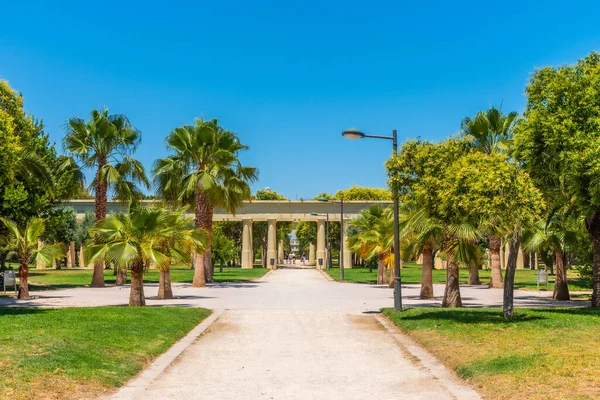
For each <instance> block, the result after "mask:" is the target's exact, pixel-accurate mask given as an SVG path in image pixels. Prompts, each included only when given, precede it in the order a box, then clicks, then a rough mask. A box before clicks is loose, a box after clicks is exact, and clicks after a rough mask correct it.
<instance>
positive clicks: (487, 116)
mask: <svg viewBox="0 0 600 400" xmlns="http://www.w3.org/2000/svg"><path fill="white" fill-rule="evenodd" d="M518 116H519V115H518V114H517V113H516V112H514V111H513V112H510V113H508V114H507V115H504V114H503V113H502V111H500V110H499V109H497V108H495V107H490V109H489V110H487V111H480V112H478V113H477V115H476V116H475V118H473V119H471V118H469V117H465V118H464V119H463V120H462V123H461V134H462V136H463V137H464V138H466V139H467V140H468V141H469V142H470V143H471V146H472V147H473V148H475V149H476V150H477V151H480V152H482V153H484V154H486V155H490V154H493V153H505V152H508V150H509V149H510V146H511V144H512V139H513V128H514V126H515V124H516V122H517V120H518ZM503 233H505V232H502V231H500V230H498V229H491V234H490V235H489V243H490V252H491V281H490V287H492V288H502V287H503V285H504V284H503V282H502V266H501V264H500V249H501V247H502V239H501V237H502V234H503Z"/></svg>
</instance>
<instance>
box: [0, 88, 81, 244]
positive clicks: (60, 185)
mask: <svg viewBox="0 0 600 400" xmlns="http://www.w3.org/2000/svg"><path fill="white" fill-rule="evenodd" d="M60 161H61V158H60V157H57V155H56V150H55V149H54V146H53V145H52V144H51V143H50V141H49V139H48V135H47V134H46V133H45V132H44V125H43V123H42V122H41V121H39V120H36V119H35V118H34V117H33V116H31V115H27V114H26V113H25V111H24V110H23V96H22V95H21V94H18V93H16V92H15V91H14V90H13V89H12V88H11V87H10V86H9V85H8V83H7V82H6V81H0V215H3V216H4V217H5V218H8V219H10V220H13V221H15V222H16V223H17V224H19V225H24V224H25V222H26V221H28V220H30V219H31V218H33V217H37V216H39V215H40V214H41V213H43V212H45V211H47V210H49V209H50V208H51V207H52V206H53V202H55V201H56V200H61V199H64V198H66V197H70V196H71V195H73V194H75V193H76V192H77V191H78V190H79V188H80V186H78V183H77V182H76V180H75V179H74V178H75V177H76V174H75V172H74V171H73V170H70V169H64V170H61V169H60V168H59V164H60ZM0 233H1V232H0Z"/></svg>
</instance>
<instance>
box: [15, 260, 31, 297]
mask: <svg viewBox="0 0 600 400" xmlns="http://www.w3.org/2000/svg"><path fill="white" fill-rule="evenodd" d="M28 262H29V254H24V255H22V256H21V260H20V263H19V294H18V295H17V299H21V300H26V299H30V298H31V296H30V295H29V266H28Z"/></svg>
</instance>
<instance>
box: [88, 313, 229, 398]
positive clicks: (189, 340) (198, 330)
mask: <svg viewBox="0 0 600 400" xmlns="http://www.w3.org/2000/svg"><path fill="white" fill-rule="evenodd" d="M224 311H225V310H221V309H219V310H212V313H211V314H210V315H209V316H208V317H206V318H205V319H204V320H203V321H202V322H200V323H199V324H198V325H196V326H195V327H194V328H193V329H192V330H191V331H189V332H188V334H187V335H185V336H184V337H183V338H181V339H179V341H177V342H176V343H175V344H174V345H173V346H171V347H170V348H169V350H167V351H166V352H164V353H163V354H161V355H160V356H158V358H156V359H155V360H154V361H153V362H152V364H150V366H149V367H148V368H146V369H144V370H143V371H142V372H140V373H139V374H138V375H137V376H136V377H135V378H133V379H131V380H130V381H129V382H127V383H126V384H125V385H124V386H122V387H121V388H119V389H118V390H117V392H116V393H113V394H110V395H105V396H102V397H100V399H112V400H118V399H131V398H134V397H135V395H136V394H140V393H143V392H144V390H146V388H147V387H148V386H149V385H150V384H151V383H152V382H153V381H154V380H155V379H156V378H158V377H159V376H160V375H161V374H162V373H163V372H164V371H165V370H166V369H168V368H169V367H170V366H171V364H173V362H175V360H177V359H178V358H179V356H181V354H182V353H183V352H184V351H185V350H186V349H187V348H188V347H189V346H190V345H192V344H193V343H194V342H195V341H196V339H198V338H199V337H200V335H202V334H203V333H204V332H206V330H207V329H208V328H209V327H210V326H211V325H212V324H213V323H214V322H215V321H216V320H217V319H218V318H219V317H220V316H221V315H222V314H223V312H224Z"/></svg>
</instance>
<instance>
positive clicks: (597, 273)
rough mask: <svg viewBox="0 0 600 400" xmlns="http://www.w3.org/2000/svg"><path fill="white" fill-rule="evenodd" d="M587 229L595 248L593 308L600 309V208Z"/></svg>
mask: <svg viewBox="0 0 600 400" xmlns="http://www.w3.org/2000/svg"><path fill="white" fill-rule="evenodd" d="M586 228H587V231H588V233H589V235H590V237H591V239H592V245H593V246H594V259H593V266H592V270H593V282H592V307H600V208H598V209H596V211H595V212H594V213H593V215H592V216H591V217H590V218H588V219H587V220H586Z"/></svg>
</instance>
